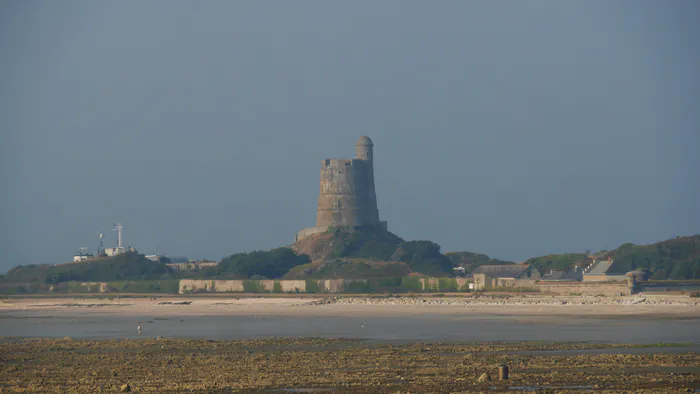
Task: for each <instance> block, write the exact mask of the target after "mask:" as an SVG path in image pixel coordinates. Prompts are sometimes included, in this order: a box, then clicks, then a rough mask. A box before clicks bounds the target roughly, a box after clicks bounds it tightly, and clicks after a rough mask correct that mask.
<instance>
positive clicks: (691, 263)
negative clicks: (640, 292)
mask: <svg viewBox="0 0 700 394" xmlns="http://www.w3.org/2000/svg"><path fill="white" fill-rule="evenodd" d="M610 254H611V255H612V258H613V260H615V262H614V263H613V265H612V266H611V267H610V271H611V272H617V273H624V272H629V271H632V270H637V269H647V270H649V272H651V279H657V280H661V279H700V235H693V236H689V237H678V238H674V239H669V240H666V241H662V242H657V243H655V244H651V245H634V244H631V243H626V244H623V245H621V246H620V247H619V248H617V249H615V250H613V251H612V252H610Z"/></svg>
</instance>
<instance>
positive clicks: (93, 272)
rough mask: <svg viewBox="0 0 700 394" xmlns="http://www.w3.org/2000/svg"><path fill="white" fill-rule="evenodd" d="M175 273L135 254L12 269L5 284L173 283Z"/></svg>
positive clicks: (158, 263)
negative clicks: (79, 282)
mask: <svg viewBox="0 0 700 394" xmlns="http://www.w3.org/2000/svg"><path fill="white" fill-rule="evenodd" d="M172 277H173V275H172V271H171V270H170V269H169V268H168V267H167V266H166V265H165V264H163V263H160V262H153V261H151V260H148V259H147V258H145V257H144V256H143V255H140V254H138V253H136V252H127V253H124V254H120V255H118V256H114V257H107V258H100V259H95V260H89V261H85V262H80V263H67V264H57V265H52V264H43V265H26V266H18V267H14V268H12V269H11V270H10V271H9V272H8V273H7V274H6V275H5V276H4V278H3V279H2V281H3V282H5V283H42V284H56V283H59V282H69V281H83V282H85V281H99V282H103V281H122V280H156V279H171V278H172Z"/></svg>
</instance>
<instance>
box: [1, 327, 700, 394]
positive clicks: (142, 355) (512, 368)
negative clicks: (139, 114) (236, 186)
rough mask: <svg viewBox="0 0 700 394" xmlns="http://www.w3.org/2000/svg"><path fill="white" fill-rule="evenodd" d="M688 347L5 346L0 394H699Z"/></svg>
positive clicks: (294, 341)
mask: <svg viewBox="0 0 700 394" xmlns="http://www.w3.org/2000/svg"><path fill="white" fill-rule="evenodd" d="M669 346H672V347H674V346H677V347H683V348H684V351H682V352H681V351H679V352H670V351H669ZM688 346H691V345H688V344H682V343H677V344H654V345H641V346H640V345H625V344H591V343H547V342H522V343H502V342H497V343H422V342H419V343H408V344H392V345H385V344H371V343H366V342H363V341H356V340H343V339H321V338H286V339H285V338H269V339H257V340H248V341H212V340H176V339H168V338H160V337H158V338H155V339H143V340H128V339H127V340H105V341H81V340H72V339H71V338H64V339H48V338H44V339H25V338H4V339H0V376H2V379H0V392H3V393H4V392H12V393H15V392H22V393H61V394H63V393H97V392H110V393H114V392H139V393H182V392H197V393H230V392H256V393H265V392H323V393H327V392H360V393H378V392H385V393H397V392H414V393H436V392H440V393H443V392H479V393H485V392H497V393H505V392H509V393H517V392H523V391H532V392H535V391H537V392H557V393H569V392H590V391H595V392H605V393H611V392H619V393H632V392H635V393H636V392H645V393H647V392H655V393H669V392H674V393H677V392H693V391H695V392H697V391H698V389H700V379H699V378H698V373H699V372H700V367H698V365H700V357H699V356H698V354H697V353H696V352H695V351H692V350H694V349H695V348H691V349H688ZM596 349H598V350H596ZM688 350H691V351H688ZM533 351H534V353H531V352H533ZM550 351H551V353H550ZM502 366H508V368H509V373H508V378H507V380H505V375H504V376H503V377H504V380H500V379H499V369H500V368H501V367H502Z"/></svg>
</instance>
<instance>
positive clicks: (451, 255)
mask: <svg viewBox="0 0 700 394" xmlns="http://www.w3.org/2000/svg"><path fill="white" fill-rule="evenodd" d="M445 257H447V258H448V259H450V261H451V262H452V264H453V265H455V266H461V267H464V268H465V270H466V272H468V273H470V272H472V271H474V270H475V269H476V268H477V267H480V266H482V265H499V264H515V262H513V261H506V260H499V259H492V258H491V257H489V256H487V255H485V254H482V253H474V252H448V253H445Z"/></svg>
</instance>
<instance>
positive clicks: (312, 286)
mask: <svg viewBox="0 0 700 394" xmlns="http://www.w3.org/2000/svg"><path fill="white" fill-rule="evenodd" d="M306 292H307V293H322V292H323V291H322V289H321V286H320V285H319V284H318V281H316V280H313V279H307V280H306Z"/></svg>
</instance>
